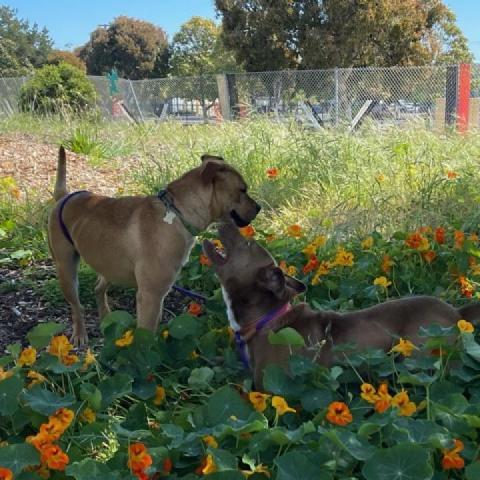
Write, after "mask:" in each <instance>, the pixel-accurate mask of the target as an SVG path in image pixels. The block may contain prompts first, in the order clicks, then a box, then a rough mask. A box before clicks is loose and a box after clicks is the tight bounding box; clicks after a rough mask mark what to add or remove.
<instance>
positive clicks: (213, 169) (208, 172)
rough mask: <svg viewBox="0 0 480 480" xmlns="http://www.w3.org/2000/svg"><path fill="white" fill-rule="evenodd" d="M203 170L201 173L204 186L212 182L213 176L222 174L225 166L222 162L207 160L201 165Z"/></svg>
mask: <svg viewBox="0 0 480 480" xmlns="http://www.w3.org/2000/svg"><path fill="white" fill-rule="evenodd" d="M202 165H203V168H202V172H201V174H200V175H201V177H202V182H203V183H204V184H205V185H208V184H209V183H212V182H213V179H214V178H215V175H217V173H219V172H223V171H225V170H226V167H225V164H224V163H223V162H218V161H212V160H211V159H209V160H208V161H205V162H203V163H202Z"/></svg>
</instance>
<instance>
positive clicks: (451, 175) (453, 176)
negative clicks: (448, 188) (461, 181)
mask: <svg viewBox="0 0 480 480" xmlns="http://www.w3.org/2000/svg"><path fill="white" fill-rule="evenodd" d="M457 177H458V173H457V172H455V171H454V170H448V171H447V178H448V179H449V180H455V179H456V178H457Z"/></svg>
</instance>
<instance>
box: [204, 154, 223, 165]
mask: <svg viewBox="0 0 480 480" xmlns="http://www.w3.org/2000/svg"><path fill="white" fill-rule="evenodd" d="M200 158H201V159H202V163H203V162H206V161H208V160H217V161H218V160H220V161H221V162H224V161H225V160H224V159H223V157H217V155H210V154H209V153H204V154H203V155H202V156H201V157H200Z"/></svg>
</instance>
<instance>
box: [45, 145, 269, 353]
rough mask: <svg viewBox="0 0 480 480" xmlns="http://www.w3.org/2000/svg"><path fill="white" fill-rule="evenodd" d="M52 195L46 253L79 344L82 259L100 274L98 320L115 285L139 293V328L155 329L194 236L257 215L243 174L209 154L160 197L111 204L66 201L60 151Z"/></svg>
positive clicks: (77, 195)
mask: <svg viewBox="0 0 480 480" xmlns="http://www.w3.org/2000/svg"><path fill="white" fill-rule="evenodd" d="M54 196H55V199H56V200H57V201H58V202H57V205H56V206H55V208H54V209H53V211H52V212H51V214H50V218H49V223H48V237H49V246H50V251H51V253H52V256H53V259H54V261H55V265H56V269H57V275H58V279H59V281H60V285H61V287H62V290H63V293H64V296H65V299H66V300H67V302H68V303H69V304H70V307H71V309H72V317H73V335H72V340H73V341H74V343H75V344H76V345H82V344H84V343H85V342H86V341H87V339H88V337H87V331H86V328H85V321H84V318H83V309H82V306H81V305H80V301H79V298H78V282H77V267H78V262H79V258H80V257H82V258H83V259H84V260H85V262H86V263H87V264H88V265H90V266H91V267H92V268H93V269H94V270H95V271H96V272H97V273H98V280H97V284H96V286H95V295H96V299H97V304H98V311H99V315H100V318H102V317H103V316H104V315H105V314H106V313H108V312H109V307H108V303H107V296H106V292H107V287H108V284H109V283H118V284H121V285H125V286H131V287H136V288H137V317H138V318H137V320H138V325H139V326H140V327H143V328H148V329H150V330H155V329H156V327H157V324H158V322H159V320H160V319H161V312H162V304H163V299H164V297H165V295H166V294H167V292H168V291H169V290H170V288H171V286H172V284H173V282H174V280H175V278H176V276H177V274H178V272H179V270H180V268H181V267H182V265H183V264H184V263H185V262H186V261H187V259H188V255H189V252H190V249H191V248H192V246H193V243H194V235H195V234H196V233H197V232H199V231H201V230H204V229H205V228H207V227H208V225H210V224H211V223H212V222H214V221H217V220H220V219H225V218H230V217H231V218H232V219H233V220H234V221H235V223H236V224H237V225H239V226H246V225H248V224H249V223H250V222H251V220H253V219H254V218H255V216H256V215H257V213H258V212H259V211H260V206H259V205H258V204H257V203H256V202H255V201H254V200H253V199H252V198H251V197H250V196H249V195H248V194H247V185H246V183H245V181H244V180H243V178H242V177H241V175H240V174H239V173H238V172H237V171H236V170H235V169H234V168H232V167H231V166H229V165H227V164H226V163H225V162H224V161H223V159H222V158H221V157H215V156H211V155H203V156H202V163H201V165H200V166H199V167H197V168H194V169H193V170H190V171H189V172H187V173H185V174H184V175H183V176H182V177H180V178H179V179H177V180H175V181H173V182H171V183H170V184H168V185H167V187H166V189H165V190H163V191H162V192H161V193H160V194H159V195H158V196H150V197H140V196H135V197H122V198H110V197H104V196H101V195H95V194H93V193H89V192H74V193H73V194H70V195H67V189H66V158H65V150H64V149H63V147H60V151H59V158H58V171H57V180H56V185H55V192H54Z"/></svg>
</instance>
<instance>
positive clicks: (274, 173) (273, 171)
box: [266, 167, 279, 180]
mask: <svg viewBox="0 0 480 480" xmlns="http://www.w3.org/2000/svg"><path fill="white" fill-rule="evenodd" d="M266 173H267V177H268V178H271V179H272V180H274V179H275V178H277V177H278V173H279V171H278V168H276V167H272V168H267V172H266Z"/></svg>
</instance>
